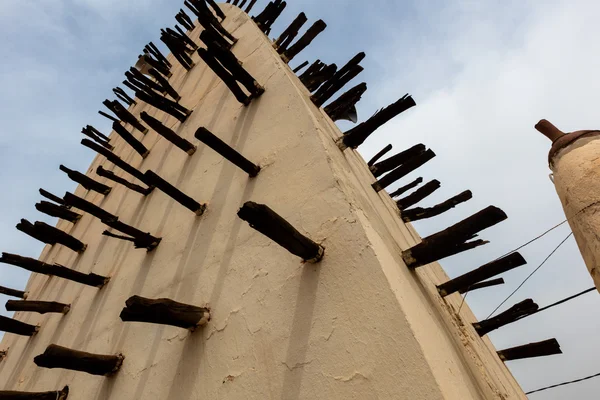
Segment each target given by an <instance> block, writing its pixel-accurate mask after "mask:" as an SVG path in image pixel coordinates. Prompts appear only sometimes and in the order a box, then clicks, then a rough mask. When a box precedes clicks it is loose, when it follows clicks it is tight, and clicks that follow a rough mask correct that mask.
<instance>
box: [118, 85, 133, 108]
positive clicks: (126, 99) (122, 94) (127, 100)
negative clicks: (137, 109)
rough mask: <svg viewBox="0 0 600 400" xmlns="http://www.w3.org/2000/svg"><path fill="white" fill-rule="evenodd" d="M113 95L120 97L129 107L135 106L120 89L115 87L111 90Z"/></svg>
mask: <svg viewBox="0 0 600 400" xmlns="http://www.w3.org/2000/svg"><path fill="white" fill-rule="evenodd" d="M113 93H114V94H116V95H117V96H120V97H122V98H123V99H124V100H123V101H125V102H126V103H127V104H129V105H130V106H131V105H136V104H137V102H136V101H135V100H134V99H132V98H131V97H130V96H129V95H128V94H127V93H126V92H125V91H124V90H123V89H121V88H120V87H118V86H117V87H116V88H113Z"/></svg>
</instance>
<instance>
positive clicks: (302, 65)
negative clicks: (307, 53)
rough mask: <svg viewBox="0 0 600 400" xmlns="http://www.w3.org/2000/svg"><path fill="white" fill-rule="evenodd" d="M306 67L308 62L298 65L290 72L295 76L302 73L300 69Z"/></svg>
mask: <svg viewBox="0 0 600 400" xmlns="http://www.w3.org/2000/svg"><path fill="white" fill-rule="evenodd" d="M307 65H308V61H304V62H303V63H302V64H300V65H298V66H297V67H296V68H294V69H293V70H292V72H294V73H295V74H297V73H298V72H300V71H302V69H303V68H304V67H306V66H307Z"/></svg>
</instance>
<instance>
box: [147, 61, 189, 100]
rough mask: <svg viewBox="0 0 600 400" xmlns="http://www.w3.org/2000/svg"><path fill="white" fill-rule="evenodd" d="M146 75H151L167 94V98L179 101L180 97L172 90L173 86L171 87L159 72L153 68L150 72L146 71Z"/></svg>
mask: <svg viewBox="0 0 600 400" xmlns="http://www.w3.org/2000/svg"><path fill="white" fill-rule="evenodd" d="M148 73H149V74H150V75H152V76H153V77H154V79H156V81H157V82H158V83H159V84H160V86H162V88H163V89H164V90H165V92H167V93H168V94H169V96H171V97H172V98H173V99H175V101H179V100H181V96H180V95H179V93H177V91H176V90H175V89H174V88H173V86H171V84H170V83H169V81H168V80H167V79H166V78H165V77H164V76H162V74H161V73H160V72H158V71H157V70H155V69H154V68H150V70H148Z"/></svg>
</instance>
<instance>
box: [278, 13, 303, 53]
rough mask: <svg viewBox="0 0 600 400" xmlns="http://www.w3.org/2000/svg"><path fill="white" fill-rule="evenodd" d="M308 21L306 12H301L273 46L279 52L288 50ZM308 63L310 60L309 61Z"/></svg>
mask: <svg viewBox="0 0 600 400" xmlns="http://www.w3.org/2000/svg"><path fill="white" fill-rule="evenodd" d="M306 21H308V18H307V17H306V14H304V13H303V12H301V13H300V14H299V15H298V16H297V17H296V19H295V20H294V21H292V23H291V24H290V26H288V27H287V28H286V29H285V30H284V31H283V32H282V33H281V35H280V36H279V38H277V40H276V41H275V43H274V44H273V47H274V48H275V50H277V52H278V53H279V54H281V53H283V52H284V51H286V50H287V48H288V46H289V45H290V44H291V43H292V41H293V40H294V39H295V38H296V36H298V31H299V30H300V28H301V27H302V25H304V24H305V23H306ZM307 64H308V62H307Z"/></svg>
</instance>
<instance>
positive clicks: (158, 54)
mask: <svg viewBox="0 0 600 400" xmlns="http://www.w3.org/2000/svg"><path fill="white" fill-rule="evenodd" d="M146 48H147V49H148V50H150V51H151V53H152V55H154V57H156V59H157V60H159V61H160V62H162V63H163V64H164V65H165V66H167V67H168V68H171V67H172V65H171V63H170V62H169V60H167V57H165V56H164V55H163V53H161V52H160V50H158V47H156V46H155V45H154V43H152V42H149V43H148V44H147V46H146Z"/></svg>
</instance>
